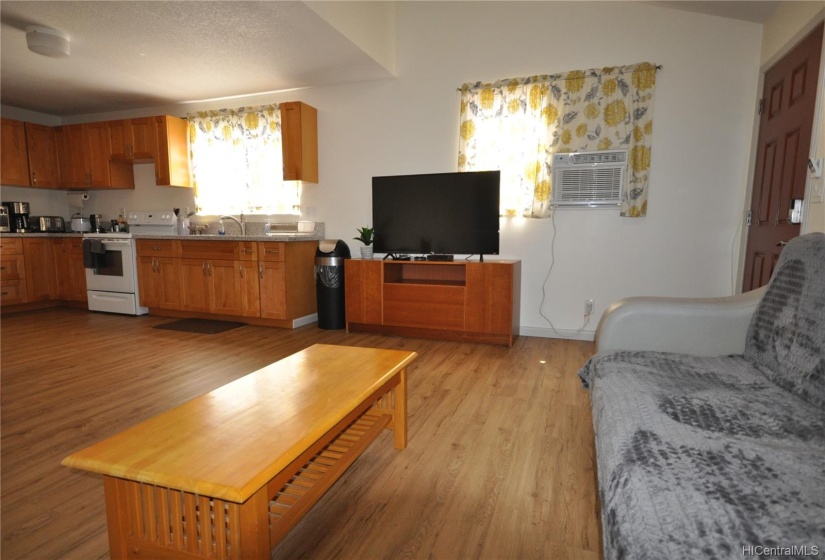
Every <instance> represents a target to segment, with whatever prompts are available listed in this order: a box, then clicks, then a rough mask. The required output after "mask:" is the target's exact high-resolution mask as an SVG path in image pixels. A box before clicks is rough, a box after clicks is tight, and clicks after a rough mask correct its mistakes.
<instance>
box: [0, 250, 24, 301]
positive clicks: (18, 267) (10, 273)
mask: <svg viewBox="0 0 825 560" xmlns="http://www.w3.org/2000/svg"><path fill="white" fill-rule="evenodd" d="M26 301H27V297H26V261H25V258H24V257H23V240H22V239H19V238H4V239H0V306H3V305H14V304H18V303H26Z"/></svg>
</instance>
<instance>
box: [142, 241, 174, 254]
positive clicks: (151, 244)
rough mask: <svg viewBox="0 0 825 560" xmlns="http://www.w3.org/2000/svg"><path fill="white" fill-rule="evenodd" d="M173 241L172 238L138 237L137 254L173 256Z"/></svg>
mask: <svg viewBox="0 0 825 560" xmlns="http://www.w3.org/2000/svg"><path fill="white" fill-rule="evenodd" d="M175 243H176V242H175V241H174V240H172V239H138V240H137V254H138V256H152V257H174V256H177V255H176V253H175Z"/></svg>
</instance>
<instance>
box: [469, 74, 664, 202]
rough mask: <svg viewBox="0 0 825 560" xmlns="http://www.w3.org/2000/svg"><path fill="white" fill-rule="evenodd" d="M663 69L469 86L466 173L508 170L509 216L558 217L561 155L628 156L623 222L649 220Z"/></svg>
mask: <svg viewBox="0 0 825 560" xmlns="http://www.w3.org/2000/svg"><path fill="white" fill-rule="evenodd" d="M656 69H657V68H656V66H655V65H654V64H651V63H649V62H642V63H639V64H633V65H629V66H615V67H607V68H598V69H591V70H574V71H572V72H565V73H561V74H545V75H537V76H530V77H527V78H510V79H505V80H499V81H497V82H492V83H482V82H475V83H467V84H464V85H463V86H462V87H461V125H460V135H459V136H460V137H459V154H458V168H459V171H477V170H484V169H500V170H501V171H502V214H503V215H507V216H517V215H522V216H529V217H537V218H542V217H547V216H549V215H550V193H551V191H552V161H553V154H555V153H557V152H573V151H592V150H607V149H611V148H613V149H618V148H621V149H627V150H628V155H629V164H628V174H627V175H628V181H627V182H626V185H625V190H624V193H623V196H622V205H621V215H622V216H628V217H640V216H644V215H646V213H647V191H648V183H649V180H648V174H649V169H650V161H651V141H650V140H651V135H652V132H653V91H654V89H655V85H656Z"/></svg>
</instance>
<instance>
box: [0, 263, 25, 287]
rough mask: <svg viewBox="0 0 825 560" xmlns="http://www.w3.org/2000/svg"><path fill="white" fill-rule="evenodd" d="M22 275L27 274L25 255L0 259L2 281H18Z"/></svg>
mask: <svg viewBox="0 0 825 560" xmlns="http://www.w3.org/2000/svg"><path fill="white" fill-rule="evenodd" d="M21 276H25V268H24V264H23V257H17V258H14V257H12V258H5V259H2V260H0V281H3V282H5V281H17V280H20V277H21Z"/></svg>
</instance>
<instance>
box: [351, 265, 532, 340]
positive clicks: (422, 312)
mask: <svg viewBox="0 0 825 560" xmlns="http://www.w3.org/2000/svg"><path fill="white" fill-rule="evenodd" d="M344 274H345V281H344V290H345V299H346V302H345V309H346V321H347V332H354V331H360V332H372V333H379V334H388V335H396V336H413V337H420V338H435V339H442V340H460V341H466V342H485V343H489V344H503V345H505V346H512V345H513V342H514V341H515V339H516V338H517V337H518V328H519V322H520V321H519V311H520V307H521V295H520V289H521V261H517V260H501V261H499V260H497V261H489V260H488V261H486V262H472V261H461V262H455V261H418V260H415V261H390V260H385V261H379V260H364V259H348V260H347V262H346V265H345V266H344Z"/></svg>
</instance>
